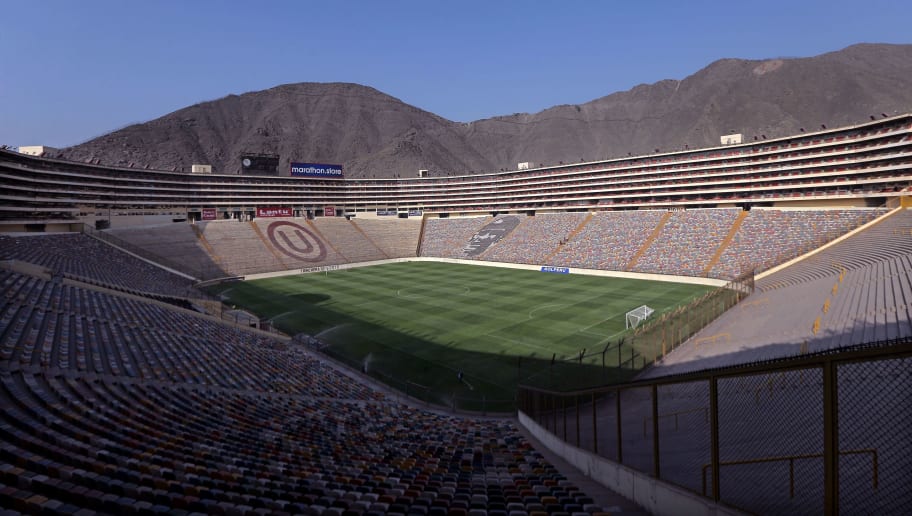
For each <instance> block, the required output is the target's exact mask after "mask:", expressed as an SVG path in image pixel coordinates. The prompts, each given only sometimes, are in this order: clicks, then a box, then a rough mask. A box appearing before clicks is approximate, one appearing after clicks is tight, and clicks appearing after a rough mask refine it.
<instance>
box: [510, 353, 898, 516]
mask: <svg viewBox="0 0 912 516" xmlns="http://www.w3.org/2000/svg"><path fill="white" fill-rule="evenodd" d="M518 403H519V406H520V410H521V411H523V412H524V413H525V414H526V415H528V416H529V417H531V418H532V419H534V420H535V421H537V422H538V423H539V424H540V425H542V426H543V427H544V428H546V429H547V430H549V431H550V432H552V433H553V434H555V435H556V436H557V437H559V438H561V439H564V440H565V441H567V442H568V443H570V444H573V445H575V446H577V447H579V448H582V449H585V450H588V451H590V452H592V453H595V454H597V455H599V456H601V457H604V458H606V459H609V460H612V461H616V462H620V463H622V464H624V465H626V466H629V467H631V468H633V469H636V470H638V471H640V472H643V473H645V474H647V475H650V476H653V477H655V478H659V479H661V480H664V481H667V482H670V483H673V484H676V485H678V486H681V487H683V488H686V489H688V490H690V491H693V492H695V493H697V494H700V495H703V496H706V497H708V498H711V499H713V500H715V501H718V502H721V503H724V504H726V505H729V506H732V507H736V508H739V509H742V510H745V511H748V512H751V513H758V514H815V513H825V514H836V513H840V512H841V513H843V514H909V513H912V489H910V488H909V486H910V485H912V447H910V446H909V443H912V339H904V340H901V341H888V342H880V343H877V344H872V345H867V346H863V347H856V348H851V349H845V350H839V351H829V352H826V353H820V354H816V355H806V356H803V357H797V358H791V359H783V360H777V361H771V362H764V363H758V364H751V365H745V366H739V367H732V368H725V369H718V370H712V371H707V372H700V373H692V374H687V375H680V376H676V377H669V378H664V379H656V380H650V381H644V382H636V383H628V384H624V385H616V386H609V387H602V388H598V389H590V390H580V391H574V392H556V391H549V390H544V389H539V388H536V387H530V386H522V387H521V388H520V390H519V395H518Z"/></svg>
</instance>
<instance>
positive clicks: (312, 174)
mask: <svg viewBox="0 0 912 516" xmlns="http://www.w3.org/2000/svg"><path fill="white" fill-rule="evenodd" d="M291 175H292V176H294V177H309V178H312V179H344V178H343V176H342V165H327V164H325V163H292V164H291Z"/></svg>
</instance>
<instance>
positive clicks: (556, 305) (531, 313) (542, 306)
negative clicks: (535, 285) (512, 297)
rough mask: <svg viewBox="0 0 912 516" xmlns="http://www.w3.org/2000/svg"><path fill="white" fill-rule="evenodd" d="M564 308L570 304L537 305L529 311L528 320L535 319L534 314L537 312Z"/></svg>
mask: <svg viewBox="0 0 912 516" xmlns="http://www.w3.org/2000/svg"><path fill="white" fill-rule="evenodd" d="M565 306H570V304H568V303H552V304H550V305H539V306H536V307H535V308H533V309H531V310H529V319H534V318H535V312H538V311H539V310H544V309H546V308H554V307H559V308H563V307H565Z"/></svg>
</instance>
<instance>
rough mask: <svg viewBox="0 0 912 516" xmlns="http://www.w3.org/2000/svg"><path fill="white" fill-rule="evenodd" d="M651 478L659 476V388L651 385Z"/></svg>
mask: <svg viewBox="0 0 912 516" xmlns="http://www.w3.org/2000/svg"><path fill="white" fill-rule="evenodd" d="M650 391H651V396H652V476H653V477H654V478H660V476H659V471H660V470H659V388H658V385H657V384H652V388H651V389H650Z"/></svg>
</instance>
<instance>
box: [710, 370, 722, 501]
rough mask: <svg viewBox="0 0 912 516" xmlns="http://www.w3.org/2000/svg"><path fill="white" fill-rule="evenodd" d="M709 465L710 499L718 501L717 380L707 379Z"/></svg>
mask: <svg viewBox="0 0 912 516" xmlns="http://www.w3.org/2000/svg"><path fill="white" fill-rule="evenodd" d="M709 463H710V464H711V466H712V479H713V484H712V499H713V500H715V501H717V502H718V501H719V497H720V492H719V484H720V482H719V470H720V469H721V468H720V467H719V379H718V378H716V377H715V376H710V377H709Z"/></svg>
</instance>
